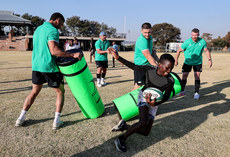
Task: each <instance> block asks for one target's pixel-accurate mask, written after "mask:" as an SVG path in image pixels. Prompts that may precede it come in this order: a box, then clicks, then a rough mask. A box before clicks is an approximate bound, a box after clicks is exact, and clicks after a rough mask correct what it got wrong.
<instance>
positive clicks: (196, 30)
mask: <svg viewBox="0 0 230 157" xmlns="http://www.w3.org/2000/svg"><path fill="white" fill-rule="evenodd" d="M192 32H194V33H200V31H199V29H197V28H194V29H193V30H192Z"/></svg>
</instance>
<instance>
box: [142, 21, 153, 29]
mask: <svg viewBox="0 0 230 157" xmlns="http://www.w3.org/2000/svg"><path fill="white" fill-rule="evenodd" d="M150 28H152V27H151V24H150V23H148V22H145V23H143V24H142V26H141V29H150Z"/></svg>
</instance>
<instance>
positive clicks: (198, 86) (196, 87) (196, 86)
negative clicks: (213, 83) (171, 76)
mask: <svg viewBox="0 0 230 157" xmlns="http://www.w3.org/2000/svg"><path fill="white" fill-rule="evenodd" d="M199 89H200V80H195V93H199Z"/></svg>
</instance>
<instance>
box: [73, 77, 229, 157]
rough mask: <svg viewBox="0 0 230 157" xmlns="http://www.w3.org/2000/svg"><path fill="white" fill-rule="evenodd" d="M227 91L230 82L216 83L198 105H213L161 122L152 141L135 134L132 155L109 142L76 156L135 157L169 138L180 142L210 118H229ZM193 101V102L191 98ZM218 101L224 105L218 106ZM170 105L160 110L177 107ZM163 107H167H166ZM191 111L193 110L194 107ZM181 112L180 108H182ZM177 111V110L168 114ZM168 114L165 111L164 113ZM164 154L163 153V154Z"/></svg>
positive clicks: (130, 147)
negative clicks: (121, 151) (209, 116)
mask: <svg viewBox="0 0 230 157" xmlns="http://www.w3.org/2000/svg"><path fill="white" fill-rule="evenodd" d="M227 87H230V80H226V81H221V82H216V83H214V85H213V86H211V87H208V88H204V89H201V93H202V98H201V99H200V100H199V101H196V103H195V104H196V105H203V104H207V103H211V104H210V105H208V106H205V107H202V108H200V109H197V110H189V111H182V112H179V113H176V114H173V115H170V116H168V117H165V118H161V119H157V120H156V121H155V122H154V124H153V127H152V131H151V133H150V135H149V136H148V137H144V136H140V135H138V134H134V135H133V136H131V137H129V138H128V140H127V142H126V145H127V149H128V151H127V152H126V153H120V152H117V150H116V148H115V146H114V143H113V140H114V138H112V139H109V140H108V141H106V142H104V143H103V144H101V145H98V146H96V147H94V148H91V149H88V150H85V151H83V152H80V153H77V154H74V155H73V157H74V156H97V155H99V156H132V155H135V154H137V153H139V152H141V151H143V150H145V149H146V148H148V147H150V146H152V145H154V144H156V143H158V142H159V141H162V140H164V139H166V138H172V139H178V138H181V137H183V136H184V135H186V134H188V133H189V132H191V131H192V130H194V129H195V128H197V127H198V126H200V125H201V124H202V123H203V122H205V121H206V120H207V119H208V115H210V114H212V115H213V116H219V115H221V114H225V113H227V112H229V110H230V99H227V98H226V94H223V93H221V91H222V90H223V89H225V88H227ZM190 99H191V98H190ZM176 101H177V100H174V101H171V103H177V102H176ZM217 101H224V102H221V103H218V102H217ZM185 102H191V100H190V101H185V100H184V101H182V102H180V103H178V105H180V106H183V107H181V108H180V109H184V108H186V107H184V105H186V103H185ZM171 103H170V104H168V106H165V107H163V108H161V109H159V110H164V109H167V108H172V107H173V104H171ZM162 106H163V105H162ZM190 107H191V106H190ZM178 109H179V108H178ZM169 111H174V110H168V109H167V112H169ZM162 113H164V111H162ZM162 153H163V152H162Z"/></svg>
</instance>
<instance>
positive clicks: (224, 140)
mask: <svg viewBox="0 0 230 157" xmlns="http://www.w3.org/2000/svg"><path fill="white" fill-rule="evenodd" d="M120 55H121V56H123V57H124V58H126V59H128V60H130V61H133V56H134V53H133V52H120ZM160 55H161V54H160V53H158V56H160ZM173 55H175V54H173ZM85 57H86V60H87V62H88V61H89V52H85ZM0 58H1V60H0V78H1V80H0V101H1V103H0V156H13V157H19V156H20V157H22V156H31V157H41V156H44V157H47V156H48V157H49V156H55V157H56V156H82V157H88V156H94V157H95V156H98V157H99V156H109V157H113V156H114V157H117V156H138V157H139V156H143V157H144V156H145V157H146V156H149V157H155V156H157V157H158V156H160V157H171V156H181V157H203V156H205V157H217V156H218V157H228V156H230V144H229V141H230V111H229V110H230V68H229V67H230V53H212V58H213V62H214V63H213V67H212V68H209V67H208V63H207V58H206V56H204V64H203V72H202V74H201V89H200V94H201V98H200V100H199V101H194V100H193V99H192V97H193V92H194V77H193V73H191V74H190V76H189V78H188V83H187V86H186V89H185V90H186V96H184V97H175V98H171V99H170V100H169V101H168V102H166V103H165V104H162V105H161V106H160V107H159V109H158V116H157V117H156V119H155V123H154V125H153V127H152V131H151V133H150V135H149V136H147V137H144V136H141V135H138V134H135V135H133V136H131V137H130V138H129V139H128V140H127V143H126V144H127V149H128V151H127V152H126V153H121V152H118V151H117V150H116V148H115V146H114V143H113V141H114V139H115V138H116V137H117V136H118V135H119V134H120V133H119V132H116V133H112V132H111V128H112V127H113V126H114V125H115V124H116V123H117V122H118V118H117V115H116V112H115V110H114V108H113V105H112V100H114V99H115V98H117V97H120V96H122V95H124V94H126V93H128V92H129V91H130V90H131V89H132V88H133V71H132V70H130V69H128V68H127V67H121V65H120V64H119V62H116V68H111V56H109V68H108V73H107V76H106V82H107V83H108V85H107V86H105V87H102V88H98V90H99V93H100V95H101V98H102V100H103V103H104V105H105V112H104V114H103V115H102V116H101V117H99V118H97V119H86V118H85V117H84V116H83V114H82V113H81V111H80V109H79V107H78V105H77V103H76V101H75V99H74V97H73V95H72V93H71V91H70V89H69V87H68V85H67V84H66V85H65V89H66V93H65V106H64V108H63V112H62V117H61V119H62V120H63V121H64V122H65V123H64V125H63V127H62V128H61V129H59V130H57V131H52V123H53V118H54V112H55V99H56V96H55V92H54V91H53V89H51V88H47V85H44V88H43V89H42V91H41V93H40V94H39V96H38V97H37V99H36V101H35V103H34V104H33V106H32V108H31V109H30V110H29V112H28V113H27V121H26V123H25V125H24V126H23V127H19V128H17V127H14V125H15V121H16V119H17V118H18V116H19V114H20V111H21V109H22V106H23V102H24V100H25V97H26V96H27V94H28V93H29V91H30V90H31V52H13V51H0ZM183 59H184V58H183V54H181V56H180V60H179V65H178V66H177V67H175V68H174V70H173V71H174V72H176V73H178V74H179V76H181V66H182V63H183ZM88 66H89V68H90V70H91V72H92V74H93V76H94V77H95V75H96V67H95V64H90V63H88ZM137 120H138V119H137V118H135V119H133V120H131V121H129V122H128V124H133V123H135V122H137Z"/></svg>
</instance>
